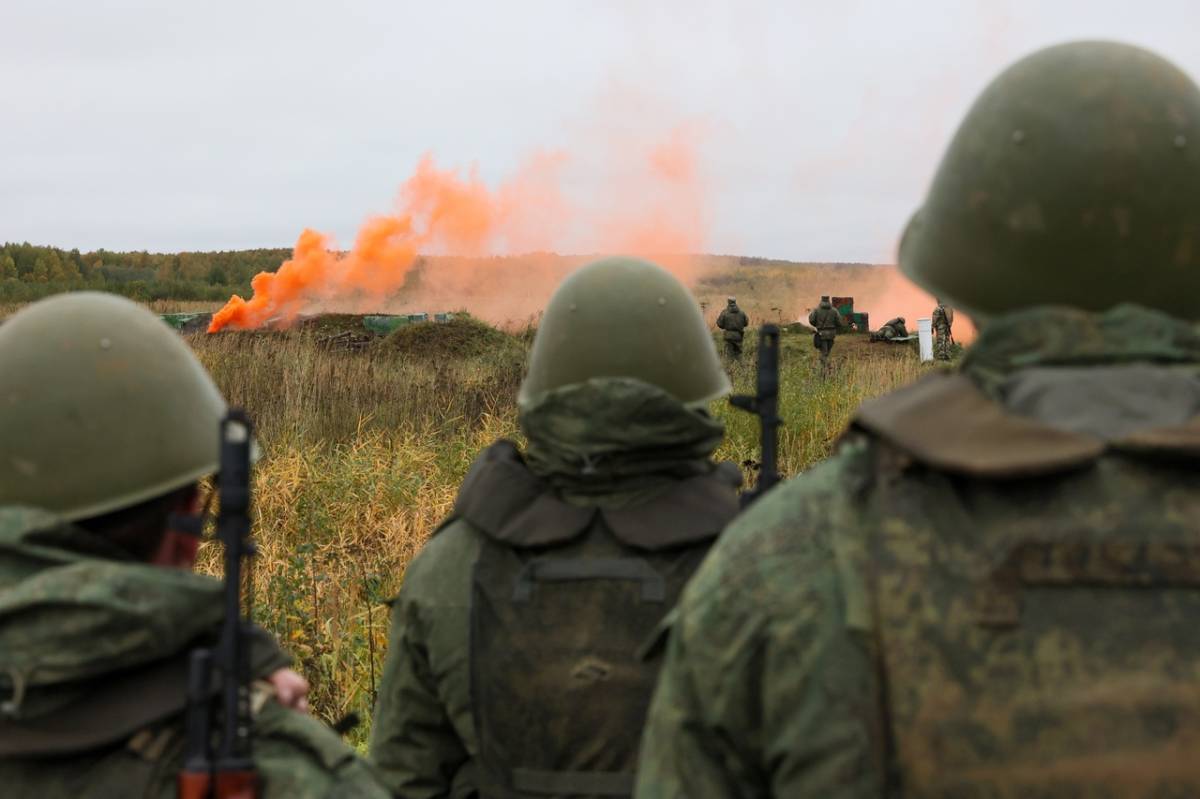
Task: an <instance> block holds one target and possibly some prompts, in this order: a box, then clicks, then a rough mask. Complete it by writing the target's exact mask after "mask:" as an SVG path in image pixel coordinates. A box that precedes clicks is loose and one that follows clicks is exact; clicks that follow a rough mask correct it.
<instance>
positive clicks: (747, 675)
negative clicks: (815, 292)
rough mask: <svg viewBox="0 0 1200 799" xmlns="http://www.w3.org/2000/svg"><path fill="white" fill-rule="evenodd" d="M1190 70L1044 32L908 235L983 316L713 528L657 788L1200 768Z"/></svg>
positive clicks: (929, 792)
mask: <svg viewBox="0 0 1200 799" xmlns="http://www.w3.org/2000/svg"><path fill="white" fill-rule="evenodd" d="M1198 131H1200V89H1197V87H1196V85H1195V84H1194V83H1192V82H1191V80H1190V79H1189V78H1188V77H1187V76H1186V75H1185V74H1184V73H1182V72H1180V71H1179V70H1178V69H1177V68H1175V67H1174V66H1173V65H1171V64H1170V63H1168V62H1166V61H1164V60H1163V59H1161V58H1159V57H1157V56H1156V55H1154V54H1152V53H1149V52H1146V51H1144V50H1141V49H1138V48H1134V47H1129V46H1125V45H1119V44H1115V43H1107V42H1103V43H1102V42H1084V43H1073V44H1067V45H1061V46H1057V47H1052V48H1049V49H1047V50H1043V51H1041V52H1038V53H1036V54H1034V55H1032V56H1030V57H1028V58H1026V59H1024V60H1022V61H1020V62H1018V63H1017V64H1015V65H1014V66H1012V67H1011V68H1009V69H1008V70H1007V71H1005V72H1004V73H1002V74H1001V75H1000V76H999V77H998V78H997V79H996V80H995V81H994V82H993V83H992V84H991V86H990V87H988V88H987V89H986V90H985V92H984V93H983V95H982V96H981V97H980V99H979V100H978V101H977V102H976V103H975V105H974V106H973V108H972V109H971V111H970V113H969V114H968V115H967V117H966V119H965V121H964V122H963V124H962V126H961V128H960V129H959V131H958V133H957V135H956V136H955V138H954V139H953V141H952V143H951V145H950V148H949V150H948V152H947V153H946V155H945V157H944V159H943V161H942V165H941V168H940V169H939V171H938V174H937V176H936V178H935V180H934V182H933V185H932V187H931V190H930V193H929V196H928V198H927V200H926V202H925V205H924V206H923V207H922V208H921V209H920V210H919V211H918V212H917V214H916V216H915V217H914V218H913V220H912V222H911V223H910V225H909V228H908V231H907V233H906V235H905V238H904V241H903V244H902V245H901V250H900V264H901V267H902V269H903V270H904V271H905V273H906V274H907V275H908V276H909V277H911V278H912V279H913V280H915V281H916V282H917V283H919V284H920V285H921V286H922V287H923V288H925V289H926V290H928V291H931V292H933V293H935V294H936V295H937V296H942V297H945V298H946V299H947V300H949V301H950V302H952V303H953V305H954V306H955V307H956V308H962V309H964V310H966V311H968V312H969V313H970V314H971V315H972V317H973V318H974V319H975V320H977V321H983V322H984V325H983V328H982V331H981V334H980V336H979V338H978V339H977V341H976V343H975V345H974V346H973V347H972V349H971V351H970V352H969V353H968V354H967V355H966V357H965V358H964V361H963V365H962V370H961V371H959V372H937V373H935V374H932V375H930V376H929V377H927V378H926V379H924V380H922V381H920V382H918V383H916V384H914V385H912V386H910V387H908V388H905V389H901V390H900V391H899V392H897V393H895V394H893V395H891V396H889V397H886V398H883V399H880V400H876V401H872V402H869V403H867V404H865V405H864V406H863V407H862V408H861V409H860V410H859V411H858V414H857V416H856V417H855V419H854V422H853V425H852V427H851V430H850V432H849V433H848V435H847V436H846V438H845V439H844V441H843V443H842V444H841V447H840V449H839V452H838V454H837V455H836V456H835V457H833V458H831V459H830V460H828V461H826V462H825V463H823V464H821V465H819V466H818V467H816V468H814V469H812V470H811V471H809V472H807V473H805V474H804V475H803V476H801V477H799V478H797V479H795V480H793V481H792V482H791V483H789V484H788V485H785V486H783V487H781V488H777V489H776V490H775V491H773V492H772V493H771V494H770V495H768V496H767V497H766V498H765V499H763V500H762V501H761V502H759V503H757V504H756V505H754V506H753V508H752V509H751V510H750V511H748V512H747V513H746V514H745V515H744V516H742V517H740V518H739V519H738V520H737V522H735V523H734V524H733V525H732V526H731V527H730V528H729V529H728V530H727V531H726V532H725V533H723V534H722V536H721V538H720V540H719V543H718V545H717V546H716V547H714V549H713V551H712V553H711V554H710V556H709V558H708V560H707V561H706V562H705V564H704V566H703V567H701V569H700V570H699V571H698V572H697V574H696V576H695V577H694V578H693V580H692V582H691V583H690V584H689V586H688V589H687V591H686V592H685V594H684V597H683V598H682V599H681V601H680V603H679V606H678V607H677V610H676V615H675V616H674V618H673V633H672V638H671V641H670V645H669V654H668V658H667V662H666V664H665V665H664V668H663V672H662V677H661V680H660V683H659V689H658V692H657V694H656V696H655V699H654V704H653V706H652V709H651V713H650V718H649V722H648V725H647V728H646V732H645V736H644V740H645V746H644V748H643V752H642V761H641V762H642V768H641V772H640V784H639V795H640V796H644V797H682V796H729V797H737V796H781V797H782V796H786V797H825V796H854V797H868V796H876V797H884V796H905V797H909V799H913V797H952V796H997V797H999V796H1003V797H1018V796H1021V797H1027V796H1094V797H1117V796H1200V768H1197V766H1196V763H1197V762H1198V761H1200V693H1197V691H1196V687H1195V682H1196V678H1195V675H1196V674H1197V673H1198V672H1200V633H1198V632H1197V628H1196V619H1197V618H1200V590H1198V589H1200V558H1198V557H1197V552H1198V549H1197V542H1198V541H1200V483H1198V482H1197V470H1198V469H1200V416H1198V415H1197V414H1198V411H1200V378H1198V377H1197V375H1200V332H1198V331H1197V330H1196V328H1195V327H1193V324H1192V323H1193V322H1195V321H1196V320H1197V319H1198V318H1200V246H1195V243H1196V242H1200V213H1197V209H1198V208H1200V137H1198V136H1197V132H1198Z"/></svg>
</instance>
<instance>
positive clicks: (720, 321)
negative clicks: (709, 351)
mask: <svg viewBox="0 0 1200 799" xmlns="http://www.w3.org/2000/svg"><path fill="white" fill-rule="evenodd" d="M749 324H750V317H748V316H746V313H745V312H744V311H743V310H742V309H741V308H739V307H738V304H737V300H736V299H734V298H733V297H730V298H729V299H728V300H727V301H726V303H725V309H724V310H723V311H721V314H720V316H718V317H717V327H719V328H721V329H722V330H724V331H725V356H726V357H727V358H731V359H733V360H735V361H737V360H741V358H742V338H743V336H744V331H745V329H746V327H747V326H748V325H749Z"/></svg>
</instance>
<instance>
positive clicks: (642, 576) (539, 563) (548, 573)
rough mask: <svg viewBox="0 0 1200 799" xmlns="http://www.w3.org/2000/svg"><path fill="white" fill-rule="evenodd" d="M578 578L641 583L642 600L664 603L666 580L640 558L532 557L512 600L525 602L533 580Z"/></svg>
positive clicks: (520, 575)
mask: <svg viewBox="0 0 1200 799" xmlns="http://www.w3.org/2000/svg"><path fill="white" fill-rule="evenodd" d="M578 580H633V581H635V582H638V583H640V584H641V587H642V590H641V594H642V601H643V602H665V601H666V599H667V587H666V582H665V581H664V580H663V577H662V575H661V574H659V573H658V572H657V571H655V570H654V567H652V566H651V565H650V564H649V563H647V562H646V561H645V560H643V559H642V558H534V559H533V560H531V561H529V562H528V563H526V564H525V567H524V568H523V569H521V573H520V574H519V575H517V581H516V585H515V586H514V587H513V601H514V602H528V601H529V599H530V597H532V596H533V587H534V584H535V583H565V582H574V581H578Z"/></svg>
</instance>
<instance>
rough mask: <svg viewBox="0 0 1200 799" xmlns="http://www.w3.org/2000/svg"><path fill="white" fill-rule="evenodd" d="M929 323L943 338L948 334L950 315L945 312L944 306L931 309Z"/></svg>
mask: <svg viewBox="0 0 1200 799" xmlns="http://www.w3.org/2000/svg"><path fill="white" fill-rule="evenodd" d="M931 322H932V324H933V329H934V330H935V331H936V332H937V334H938V335H940V336H945V335H949V334H950V325H951V322H950V313H949V312H948V311H947V310H946V306H944V305H939V306H937V307H936V308H934V309H933V316H932V317H931Z"/></svg>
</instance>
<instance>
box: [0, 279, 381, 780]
mask: <svg viewBox="0 0 1200 799" xmlns="http://www.w3.org/2000/svg"><path fill="white" fill-rule="evenodd" d="M0 397H3V400H2V403H3V412H0V700H2V704H0V785H2V786H4V788H3V791H2V792H3V793H4V795H5V796H22V797H40V798H41V799H58V798H59V797H62V798H63V799H68V798H70V799H74V797H80V796H138V797H149V796H154V797H165V796H175V785H176V776H177V775H178V773H179V771H180V769H181V768H182V766H183V760H184V754H183V743H184V738H185V736H184V710H185V704H186V701H185V696H186V690H187V677H188V663H189V659H190V654H191V652H192V651H193V649H194V648H195V647H197V646H199V645H205V646H207V645H211V644H212V643H213V642H214V640H215V638H216V636H217V635H218V633H219V631H220V628H221V623H222V619H223V604H222V601H221V598H222V591H223V583H222V582H221V581H219V580H215V579H213V578H211V577H205V576H201V575H198V574H194V573H193V572H192V566H193V564H194V563H195V559H196V552H197V547H198V545H199V539H198V538H197V535H198V533H199V526H200V525H199V524H197V522H199V521H200V519H199V517H198V515H197V514H198V512H199V501H198V499H199V486H198V482H199V480H200V479H201V478H203V477H204V476H205V475H209V474H211V473H212V472H214V471H215V470H216V468H217V465H218V462H219V458H218V452H219V446H218V440H219V422H220V420H221V418H222V416H223V415H224V414H225V410H226V409H225V401H224V400H223V399H222V398H221V395H220V393H218V391H217V388H216V386H214V385H213V382H212V380H211V379H210V378H209V376H208V374H207V373H206V372H205V371H204V368H203V367H202V366H201V365H200V363H199V361H197V360H196V357H195V356H194V355H193V354H192V352H191V350H189V349H188V348H187V345H185V344H184V343H183V341H182V340H181V339H180V338H179V336H178V335H176V334H175V333H174V332H172V331H171V329H170V328H168V327H167V325H165V324H163V322H162V321H160V320H159V318H158V317H157V316H154V315H153V314H151V313H150V312H149V311H147V310H146V309H145V308H142V307H140V306H138V305H135V304H134V303H132V302H130V301H128V300H124V299H120V298H118V297H114V296H112V295H109V294H92V293H78V294H61V295H58V296H56V297H53V298H51V299H48V300H43V301H41V302H38V303H35V304H33V305H31V306H29V307H27V308H25V309H23V310H21V311H19V312H17V313H16V314H15V315H13V316H12V317H10V318H9V319H8V320H7V321H5V323H4V324H3V325H0ZM185 522H190V523H185ZM254 630H255V631H254V634H253V636H252V639H251V642H252V646H251V649H250V657H249V660H250V664H249V665H250V671H251V675H252V676H253V677H254V678H257V679H258V680H260V681H261V682H259V683H256V684H255V688H254V694H253V695H254V700H253V703H252V706H253V722H252V726H251V729H250V738H251V742H252V747H253V763H254V766H255V768H256V769H257V771H258V776H259V779H260V781H261V790H260V793H259V796H262V797H268V798H269V797H279V798H280V799H282V798H283V797H301V798H302V799H303V797H326V796H333V795H338V796H364V797H380V799H383V797H386V796H387V795H388V794H387V792H386V791H384V789H383V787H382V786H381V785H380V784H379V783H378V782H377V781H376V779H375V777H374V775H373V774H372V772H371V769H370V767H369V766H367V764H366V763H364V762H363V761H361V760H359V759H358V758H357V757H356V756H355V755H354V753H353V752H352V751H351V750H350V748H349V747H347V746H346V745H345V744H343V743H342V741H341V739H340V738H339V737H338V736H337V735H336V734H335V733H334V732H333V731H332V730H329V729H328V728H326V727H325V725H323V724H321V723H320V722H318V721H316V720H315V719H313V718H312V717H310V716H309V715H307V713H305V712H302V711H303V710H304V707H305V701H306V700H305V696H306V694H307V691H308V685H307V683H306V682H305V681H304V680H303V678H301V677H300V676H299V675H298V674H296V673H295V672H294V671H292V670H291V669H290V668H289V664H290V659H289V658H288V657H287V656H286V655H285V654H283V652H282V651H281V650H280V649H279V646H278V644H276V642H275V640H274V639H273V638H272V637H271V635H270V634H268V633H267V632H266V631H264V630H261V629H258V628H254Z"/></svg>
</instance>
